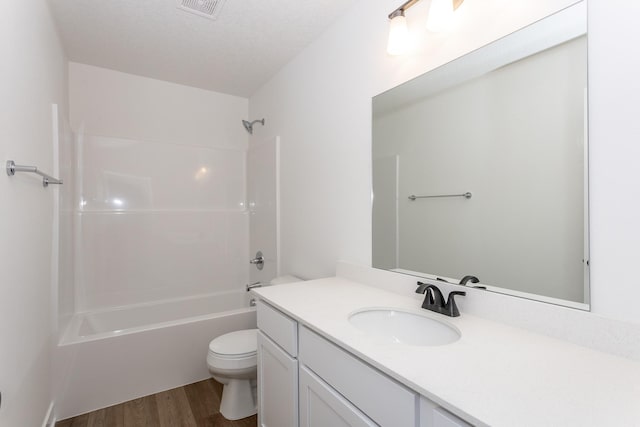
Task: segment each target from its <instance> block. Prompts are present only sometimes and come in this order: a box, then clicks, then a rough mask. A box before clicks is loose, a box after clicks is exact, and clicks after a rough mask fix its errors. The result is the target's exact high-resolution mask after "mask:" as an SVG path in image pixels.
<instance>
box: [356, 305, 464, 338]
mask: <svg viewBox="0 0 640 427" xmlns="http://www.w3.org/2000/svg"><path fill="white" fill-rule="evenodd" d="M349 323H351V324H352V325H353V326H355V327H356V328H357V329H359V330H361V331H362V332H364V333H365V334H367V335H369V336H371V337H373V338H375V339H376V340H377V341H382V342H385V343H390V344H406V345H414V346H436V345H445V344H451V343H452V342H455V341H458V340H459V339H460V331H458V329H457V328H456V327H455V326H453V325H451V324H449V323H447V322H444V321H441V320H436V319H433V318H431V317H427V316H423V315H421V314H417V313H411V312H408V311H403V310H399V309H394V308H365V309H362V310H358V311H356V312H354V313H352V314H350V315H349Z"/></svg>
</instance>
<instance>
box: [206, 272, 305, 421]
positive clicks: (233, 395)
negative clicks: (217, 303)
mask: <svg viewBox="0 0 640 427" xmlns="http://www.w3.org/2000/svg"><path fill="white" fill-rule="evenodd" d="M300 281H302V279H300V278H298V277H295V276H281V277H277V278H275V279H273V280H271V282H269V284H270V285H279V284H283V283H293V282H300ZM257 350H258V330H257V329H243V330H240V331H234V332H229V333H228V334H224V335H220V336H219V337H217V338H215V339H213V340H212V341H211V342H210V343H209V353H208V354H207V366H208V367H209V372H210V373H211V376H212V377H213V378H214V379H215V380H216V381H218V382H219V383H221V384H222V385H224V388H223V389H222V400H221V401H220V413H221V414H222V416H223V417H225V418H226V419H228V420H239V419H241V418H246V417H250V416H251V415H254V414H256V412H257V393H256V385H257V383H256V379H257V376H258V375H257V374H258V369H257V365H258V355H257Z"/></svg>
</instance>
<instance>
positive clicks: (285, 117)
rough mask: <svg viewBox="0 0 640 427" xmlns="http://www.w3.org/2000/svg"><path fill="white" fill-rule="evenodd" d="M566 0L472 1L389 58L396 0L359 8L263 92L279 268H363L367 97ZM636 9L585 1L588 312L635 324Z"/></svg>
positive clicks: (308, 271)
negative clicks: (277, 170) (444, 30)
mask: <svg viewBox="0 0 640 427" xmlns="http://www.w3.org/2000/svg"><path fill="white" fill-rule="evenodd" d="M573 3H574V1H572V0H545V1H536V2H531V1H524V0H520V1H509V0H492V1H484V2H479V1H472V0H467V1H466V2H465V3H464V4H463V5H462V7H461V9H460V10H459V13H458V20H459V22H458V24H459V25H458V27H457V29H456V30H454V31H452V33H450V34H449V35H440V36H436V37H431V38H429V39H426V38H425V37H422V38H421V39H420V40H421V41H420V42H419V43H418V47H417V52H416V53H414V54H410V55H406V56H403V57H396V58H393V57H389V56H387V55H386V53H385V46H386V36H387V31H388V22H387V17H386V16H387V14H388V13H389V12H390V11H392V10H393V9H395V8H396V7H397V6H398V2H397V1H391V0H375V1H371V0H366V1H365V0H363V1H360V2H358V3H357V4H355V5H354V6H353V7H352V8H350V9H349V10H347V11H345V13H344V14H343V16H342V18H341V19H340V20H339V21H338V22H336V23H335V24H334V25H333V26H332V27H331V28H330V29H329V30H327V31H326V32H325V33H324V34H323V35H322V36H321V37H320V38H319V39H318V40H316V41H315V42H314V43H313V44H312V45H311V46H309V47H308V48H307V49H305V50H304V51H303V52H302V53H301V54H300V55H299V56H298V57H296V58H295V59H294V60H293V61H292V62H291V63H289V64H288V65H287V66H286V67H284V68H283V69H282V70H281V71H280V72H279V73H278V74H277V75H276V76H275V77H274V78H273V79H272V80H271V81H270V82H268V83H267V84H265V85H264V86H263V87H262V88H261V89H260V90H259V91H258V92H257V93H256V94H255V95H254V96H253V97H252V98H251V99H250V113H251V116H252V117H254V116H255V117H262V116H264V117H266V118H267V122H266V126H265V127H264V128H263V129H260V130H259V132H258V134H259V135H276V134H278V135H281V144H282V145H281V160H282V166H281V178H282V189H281V206H282V212H281V218H282V233H281V237H282V261H281V262H282V267H283V271H285V272H291V273H295V274H298V275H301V276H305V277H320V276H327V275H330V274H332V273H333V271H334V268H335V267H334V266H335V262H336V260H338V259H343V260H347V261H351V262H355V263H362V264H370V262H371V202H370V197H371V160H370V159H371V152H370V150H371V130H370V129H371V97H372V96H374V95H376V94H378V93H380V92H382V91H384V90H386V89H389V88H391V87H393V86H395V85H397V84H399V83H401V82H404V81H406V80H408V79H409V78H411V77H414V76H416V75H419V74H421V73H423V72H425V71H428V70H430V69H433V68H434V67H436V66H438V65H440V64H442V63H445V62H447V61H449V60H451V59H453V58H455V57H457V56H459V55H461V54H464V53H466V52H468V51H470V50H472V49H475V48H477V47H479V46H482V45H484V44H486V43H488V42H490V41H492V40H494V39H496V38H498V37H500V36H503V35H506V34H508V33H510V32H512V31H514V30H516V29H518V28H521V27H522V26H524V25H526V24H529V23H531V22H534V21H536V20H538V19H541V18H543V17H544V16H547V15H549V14H551V13H553V12H555V11H557V10H560V9H562V8H563V7H566V6H568V5H570V4H573ZM427 5H428V2H424V4H423V5H420V4H419V6H416V7H415V8H412V9H411V10H410V11H409V12H408V13H407V15H408V16H409V20H410V21H413V20H417V19H418V18H420V17H424V16H421V15H424V13H425V7H426V6H427ZM639 8H640V6H638V5H637V4H635V3H628V2H622V1H620V0H616V1H613V2H611V1H605V0H590V1H589V21H590V22H589V42H590V46H589V64H590V67H591V68H590V75H589V85H590V132H591V134H590V144H591V145H590V149H591V165H590V171H591V177H590V180H591V189H590V193H591V250H592V253H591V255H592V257H591V260H592V271H591V278H592V309H593V311H594V312H595V313H597V314H600V315H603V316H608V317H612V318H618V319H623V320H629V321H632V322H639V323H640V311H638V310H635V302H634V300H635V299H637V298H639V297H640V286H638V285H639V284H638V281H639V280H638V279H637V278H636V277H637V274H636V271H635V264H636V263H634V254H635V253H637V250H636V246H637V242H639V241H640V222H639V221H637V218H638V217H640V215H639V214H640V201H639V199H638V197H634V196H633V195H634V194H638V193H637V190H636V189H635V185H636V183H637V181H638V174H640V172H637V170H638V169H637V167H635V166H634V164H633V162H634V159H637V158H638V154H639V153H638V151H640V146H639V145H638V144H637V137H638V134H639V133H640V122H639V121H638V120H636V119H635V115H636V113H637V109H636V108H635V107H634V106H635V105H636V104H637V101H638V100H640V85H637V84H636V79H637V77H636V76H637V74H638V70H639V68H640V63H639V62H640V59H638V58H637V55H634V54H633V52H634V51H635V48H636V46H635V44H636V43H635V40H636V39H637V38H638V36H640V29H639V28H638V27H637V26H636V25H635V24H634V21H635V19H636V18H637V17H638V16H639V15H640V13H639V12H640V10H639ZM497 16H499V19H497V18H496V17H497ZM427 41H428V43H427ZM634 138H635V141H634Z"/></svg>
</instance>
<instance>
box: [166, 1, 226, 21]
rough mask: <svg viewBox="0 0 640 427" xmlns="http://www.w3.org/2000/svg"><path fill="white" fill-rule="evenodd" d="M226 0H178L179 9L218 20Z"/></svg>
mask: <svg viewBox="0 0 640 427" xmlns="http://www.w3.org/2000/svg"><path fill="white" fill-rule="evenodd" d="M225 1H226V0H177V2H178V9H182V10H184V11H186V12H190V13H194V14H196V15H200V16H204V17H205V18H209V19H216V18H217V17H218V15H220V11H221V10H222V6H223V5H224V2H225Z"/></svg>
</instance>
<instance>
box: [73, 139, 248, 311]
mask: <svg viewBox="0 0 640 427" xmlns="http://www.w3.org/2000/svg"><path fill="white" fill-rule="evenodd" d="M79 146H80V147H81V152H80V153H79V157H80V158H81V162H80V164H81V170H80V171H79V176H80V180H79V187H80V188H79V194H80V198H79V206H80V208H79V211H78V213H77V221H78V224H79V239H78V242H77V252H76V262H77V264H78V265H77V272H76V273H77V285H76V301H77V308H78V310H79V311H86V310H94V309H100V308H104V307H113V306H124V305H129V304H136V303H142V302H149V301H156V300H163V299H173V298H181V297H186V296H191V295H199V294H207V293H211V292H218V291H222V290H231V289H238V288H241V287H242V286H243V285H244V283H246V282H247V280H248V277H247V275H248V269H247V265H248V264H247V259H248V258H249V253H248V229H249V226H248V215H247V213H246V209H245V169H246V168H245V157H246V153H245V151H244V150H242V149H237V150H232V149H226V148H223V149H220V148H209V147H202V146H191V145H185V144H168V143H158V142H149V141H140V140H126V139H121V138H108V137H95V136H90V135H83V136H82V138H81V141H80V142H79Z"/></svg>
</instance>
